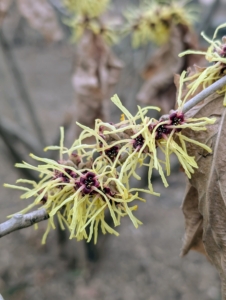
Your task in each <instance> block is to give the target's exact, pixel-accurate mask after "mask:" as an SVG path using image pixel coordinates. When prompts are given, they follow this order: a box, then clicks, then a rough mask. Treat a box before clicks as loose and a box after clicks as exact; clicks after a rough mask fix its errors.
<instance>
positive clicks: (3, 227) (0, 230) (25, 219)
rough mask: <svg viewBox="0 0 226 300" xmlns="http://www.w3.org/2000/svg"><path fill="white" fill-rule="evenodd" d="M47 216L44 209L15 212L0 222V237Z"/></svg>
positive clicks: (42, 219)
mask: <svg viewBox="0 0 226 300" xmlns="http://www.w3.org/2000/svg"><path fill="white" fill-rule="evenodd" d="M48 218H49V215H48V214H47V212H46V210H45V209H38V210H35V211H33V212H30V213H28V214H24V215H22V214H16V215H14V216H13V217H12V218H11V219H9V220H8V221H6V222H4V223H1V224H0V238H1V237H3V236H5V235H7V234H9V233H11V232H13V231H16V230H19V229H22V228H26V227H30V226H32V225H34V224H35V223H38V222H41V221H44V220H47V219H48ZM0 300H1V298H0Z"/></svg>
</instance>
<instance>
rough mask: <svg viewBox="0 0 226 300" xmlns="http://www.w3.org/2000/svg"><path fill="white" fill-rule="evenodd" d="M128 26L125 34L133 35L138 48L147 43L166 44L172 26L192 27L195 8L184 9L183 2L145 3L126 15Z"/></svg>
mask: <svg viewBox="0 0 226 300" xmlns="http://www.w3.org/2000/svg"><path fill="white" fill-rule="evenodd" d="M125 17H126V19H127V23H128V24H127V25H126V26H125V28H124V33H126V34H127V33H132V35H133V39H132V43H133V46H134V47H138V46H140V45H142V44H144V43H147V42H154V43H155V44H157V45H162V44H164V43H166V42H167V41H168V39H169V36H170V29H171V26H172V25H182V26H187V27H189V28H190V27H191V26H192V25H191V24H192V23H193V21H194V9H193V7H191V6H190V7H184V4H183V3H181V1H172V2H168V1H167V2H166V3H164V4H163V3H161V4H160V3H157V2H156V3H155V2H152V3H149V2H144V3H143V4H142V5H141V6H140V7H138V8H137V7H136V8H131V9H129V10H128V11H127V12H126V13H125Z"/></svg>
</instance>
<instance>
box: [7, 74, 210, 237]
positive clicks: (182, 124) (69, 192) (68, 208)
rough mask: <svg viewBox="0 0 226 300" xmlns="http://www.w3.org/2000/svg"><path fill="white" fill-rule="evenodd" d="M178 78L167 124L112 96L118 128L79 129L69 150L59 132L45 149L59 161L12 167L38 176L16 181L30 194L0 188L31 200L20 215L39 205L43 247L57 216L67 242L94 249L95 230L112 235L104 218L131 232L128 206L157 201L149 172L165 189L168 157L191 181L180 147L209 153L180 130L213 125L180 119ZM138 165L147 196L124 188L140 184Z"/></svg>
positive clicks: (189, 161)
mask: <svg viewBox="0 0 226 300" xmlns="http://www.w3.org/2000/svg"><path fill="white" fill-rule="evenodd" d="M184 76H185V74H184V73H183V74H182V76H181V87H180V91H179V93H178V95H179V96H178V97H179V98H178V106H179V109H178V111H176V112H173V113H171V114H170V115H169V116H168V118H167V119H160V120H156V119H154V118H149V117H148V116H147V113H148V111H149V110H153V109H155V110H159V108H157V107H145V108H140V107H139V106H138V112H137V114H136V115H135V116H133V115H132V114H131V113H130V112H129V111H128V110H127V109H126V108H125V107H124V106H123V105H122V103H121V101H120V99H119V98H118V96H117V95H115V96H114V97H112V101H113V103H114V104H115V105H116V106H118V108H119V109H120V110H121V113H122V114H123V118H121V121H120V122H119V123H117V124H113V123H107V122H102V121H101V120H99V119H98V120H96V124H95V128H94V129H90V128H88V127H86V126H83V125H81V124H80V126H81V127H82V128H83V131H82V132H81V134H80V136H79V138H78V139H77V140H76V141H75V142H74V143H73V144H72V145H71V147H70V148H66V147H65V146H64V132H63V128H61V140H60V145H59V146H50V147H47V148H46V149H45V150H48V149H51V150H59V153H60V159H59V161H55V160H52V159H47V158H40V157H37V156H35V155H33V154H31V157H32V158H33V159H35V160H36V161H37V162H38V165H37V166H33V165H31V164H28V163H26V162H23V163H20V164H17V165H16V166H17V167H19V168H28V169H31V170H35V171H37V172H38V173H39V176H40V181H38V182H34V181H30V180H24V179H19V180H18V181H17V183H19V184H20V183H22V184H23V183H26V184H30V185H31V188H28V187H23V186H20V185H19V186H17V185H9V184H5V186H6V187H11V188H18V189H19V190H23V191H24V194H22V196H21V198H26V199H27V198H31V197H34V201H33V203H31V204H30V205H29V206H28V207H27V208H25V209H24V210H22V211H21V212H20V213H26V212H27V211H28V210H30V209H32V208H34V207H37V206H41V205H42V207H44V208H45V209H46V211H47V212H48V214H49V216H50V218H49V221H48V226H47V229H46V232H45V234H44V236H43V240H42V242H43V243H45V241H46V237H47V235H48V233H49V231H50V229H51V228H53V229H54V228H55V224H54V216H57V219H58V221H59V224H60V226H61V228H62V229H64V228H65V227H67V228H68V229H69V231H70V238H76V239H77V240H81V239H86V240H87V241H90V240H91V238H92V237H94V242H95V243H96V242H97V237H98V229H99V228H101V230H102V232H103V233H104V234H105V233H106V232H108V233H111V234H115V235H118V232H117V231H116V230H115V229H114V228H112V227H110V226H109V225H108V224H107V222H106V221H105V217H106V214H107V213H108V214H110V216H111V218H112V220H113V224H114V227H116V226H118V225H120V221H121V218H122V217H124V216H129V218H130V219H131V221H132V223H133V224H134V226H135V227H136V228H137V227H138V226H139V225H140V224H142V223H141V221H139V220H138V219H137V218H136V217H135V216H134V212H135V211H136V210H137V208H138V206H137V204H136V205H133V204H132V202H133V201H135V200H140V201H145V200H144V199H142V198H141V197H140V196H139V192H146V193H149V194H152V195H156V196H159V194H158V193H156V192H154V190H153V187H152V184H151V175H152V170H153V168H155V169H156V170H157V171H158V172H159V174H160V176H161V178H162V181H163V183H164V185H165V186H166V187H167V185H168V183H167V180H166V175H167V176H168V175H169V174H170V155H171V154H172V153H174V154H176V156H177V158H178V160H179V161H180V163H181V165H182V166H183V168H184V171H185V173H186V174H187V176H188V177H190V176H191V174H192V173H193V172H194V168H197V163H196V162H195V159H194V157H191V156H189V154H188V153H187V150H186V143H187V142H189V143H195V144H197V145H198V146H200V147H202V148H204V149H206V150H207V151H209V152H210V151H211V149H210V148H209V147H207V146H206V145H204V144H201V143H198V142H196V141H194V140H191V139H189V138H188V137H186V136H185V135H183V134H182V129H183V128H190V129H192V130H205V126H206V125H208V124H212V123H213V122H214V120H213V119H208V118H199V119H188V118H186V116H185V115H184V114H183V112H182V108H183V101H182V100H181V99H180V97H181V89H182V83H183V80H184ZM87 137H93V138H94V139H95V140H96V142H95V143H94V144H92V145H90V144H85V143H84V142H83V141H84V140H85V139H86V138H87ZM176 140H179V143H178V141H176ZM157 148H159V149H160V150H161V151H162V153H163V154H164V159H163V160H160V159H159V157H158V153H159V152H158V151H157ZM142 165H144V166H146V167H148V190H145V189H136V188H131V187H130V178H131V177H132V176H133V177H134V178H135V179H137V180H140V179H141V178H140V176H139V175H138V174H137V172H136V171H137V168H139V167H140V166H142ZM165 173H166V174H165ZM88 229H89V230H88Z"/></svg>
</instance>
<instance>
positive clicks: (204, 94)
mask: <svg viewBox="0 0 226 300" xmlns="http://www.w3.org/2000/svg"><path fill="white" fill-rule="evenodd" d="M224 85H226V76H224V77H222V78H221V79H219V80H217V81H216V82H214V83H213V84H211V85H210V86H208V87H207V88H205V89H204V90H203V91H201V92H200V93H199V94H197V95H196V96H195V97H193V98H191V99H190V100H189V101H187V102H186V103H185V104H184V107H183V113H186V112H187V111H189V110H190V109H191V108H192V107H194V106H195V105H197V104H198V103H199V102H201V101H202V100H204V99H205V98H207V97H208V96H210V95H212V94H213V93H215V92H216V91H217V90H220V89H221V88H222V87H223V86H224Z"/></svg>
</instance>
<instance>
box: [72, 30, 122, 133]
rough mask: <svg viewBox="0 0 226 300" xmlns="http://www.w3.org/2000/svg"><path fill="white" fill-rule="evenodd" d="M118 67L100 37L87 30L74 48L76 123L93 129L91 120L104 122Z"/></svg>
mask: <svg viewBox="0 0 226 300" xmlns="http://www.w3.org/2000/svg"><path fill="white" fill-rule="evenodd" d="M122 67H123V64H122V62H121V61H120V60H119V59H118V58H117V57H116V56H115V55H114V54H113V53H112V51H111V49H110V47H109V46H108V45H107V44H106V43H105V42H104V40H103V39H102V37H101V36H100V35H95V34H93V33H92V32H91V31H88V30H87V31H86V32H85V34H84V35H83V37H82V38H81V40H80V42H79V45H78V49H77V58H76V66H75V71H74V74H73V76H72V84H73V87H74V90H75V93H76V111H77V113H76V119H77V121H78V122H79V123H82V124H84V125H86V126H89V127H91V128H93V127H94V123H95V119H98V118H101V119H105V120H106V119H108V115H109V107H108V106H109V97H110V95H111V93H112V88H113V87H114V86H115V84H116V83H117V81H118V79H119V75H120V71H121V69H122ZM79 130H80V129H79Z"/></svg>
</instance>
